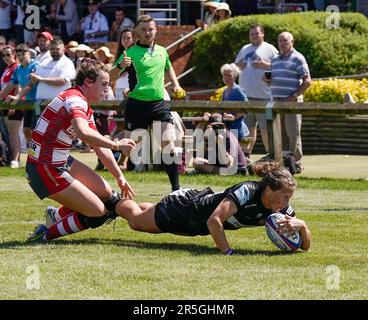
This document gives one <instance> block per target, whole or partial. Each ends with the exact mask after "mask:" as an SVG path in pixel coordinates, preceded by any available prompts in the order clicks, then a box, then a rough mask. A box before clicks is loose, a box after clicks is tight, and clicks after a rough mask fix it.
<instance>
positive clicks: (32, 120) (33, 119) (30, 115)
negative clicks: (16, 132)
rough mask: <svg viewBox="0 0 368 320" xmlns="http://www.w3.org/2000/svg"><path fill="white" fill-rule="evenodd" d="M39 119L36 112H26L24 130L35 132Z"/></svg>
mask: <svg viewBox="0 0 368 320" xmlns="http://www.w3.org/2000/svg"><path fill="white" fill-rule="evenodd" d="M37 118H38V117H37V116H36V112H35V111H34V110H25V111H24V120H23V128H31V129H32V130H33V129H34V128H35V127H36V123H37Z"/></svg>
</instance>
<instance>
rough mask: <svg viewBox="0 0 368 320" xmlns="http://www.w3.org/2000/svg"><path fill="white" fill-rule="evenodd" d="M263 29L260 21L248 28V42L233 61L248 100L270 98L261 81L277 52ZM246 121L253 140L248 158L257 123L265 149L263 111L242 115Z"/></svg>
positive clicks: (265, 86) (265, 131)
mask: <svg viewBox="0 0 368 320" xmlns="http://www.w3.org/2000/svg"><path fill="white" fill-rule="evenodd" d="M264 36H265V34H264V30H263V27H262V26H261V25H259V24H254V25H252V26H251V27H250V28H249V41H250V43H249V44H246V45H245V46H243V47H242V48H241V49H240V51H239V53H238V55H237V57H236V59H235V63H236V65H237V66H238V67H239V68H240V70H241V72H240V76H239V85H240V87H242V88H243V89H244V91H245V93H246V95H247V97H248V99H249V100H250V101H252V100H253V101H254V100H261V101H268V100H270V98H271V90H270V87H269V86H268V85H267V84H266V83H265V82H264V81H263V80H262V78H263V75H264V72H265V70H268V69H269V68H270V65H271V62H270V61H271V59H272V58H273V57H274V56H276V55H277V53H278V51H277V49H276V48H275V47H274V46H273V45H272V44H269V43H267V42H266V41H264ZM245 123H246V125H247V127H248V128H249V136H250V137H252V138H253V142H252V143H251V145H250V146H249V149H248V150H244V151H245V155H246V156H247V157H248V158H249V157H250V155H251V153H252V151H253V147H254V143H255V141H256V138H257V124H258V126H259V129H260V131H261V136H262V141H263V145H264V148H265V150H266V152H268V151H269V150H268V133H267V121H266V116H265V114H264V113H253V112H250V113H248V114H247V115H246V116H245Z"/></svg>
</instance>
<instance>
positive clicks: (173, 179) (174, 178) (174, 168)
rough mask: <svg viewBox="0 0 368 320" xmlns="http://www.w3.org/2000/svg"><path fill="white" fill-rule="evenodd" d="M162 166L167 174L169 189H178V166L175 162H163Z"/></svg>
mask: <svg viewBox="0 0 368 320" xmlns="http://www.w3.org/2000/svg"><path fill="white" fill-rule="evenodd" d="M162 166H163V169H164V170H165V172H166V173H167V175H168V176H169V179H170V183H171V190H172V191H175V190H179V189H180V184H179V166H178V165H177V164H176V163H175V162H173V163H172V164H166V163H164V162H163V163H162Z"/></svg>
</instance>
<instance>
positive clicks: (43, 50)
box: [36, 31, 54, 64]
mask: <svg viewBox="0 0 368 320" xmlns="http://www.w3.org/2000/svg"><path fill="white" fill-rule="evenodd" d="M52 40H54V37H53V36H52V34H51V33H50V32H47V31H44V32H41V33H40V34H39V36H38V47H39V49H40V53H39V54H38V55H37V57H36V60H37V61H38V62H39V63H40V64H45V63H47V62H49V61H50V60H51V59H52V58H51V55H50V41H52Z"/></svg>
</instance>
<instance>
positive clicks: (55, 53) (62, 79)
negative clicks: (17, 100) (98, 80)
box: [31, 39, 76, 100]
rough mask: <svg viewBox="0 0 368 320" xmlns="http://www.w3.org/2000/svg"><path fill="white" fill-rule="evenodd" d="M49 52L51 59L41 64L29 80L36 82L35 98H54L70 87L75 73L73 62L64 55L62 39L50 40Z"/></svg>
mask: <svg viewBox="0 0 368 320" xmlns="http://www.w3.org/2000/svg"><path fill="white" fill-rule="evenodd" d="M50 54H51V58H52V60H50V61H49V62H47V63H46V64H42V65H41V66H40V68H39V69H38V70H37V71H36V72H35V73H32V74H31V82H32V83H34V84H36V83H38V85H37V92H36V100H38V99H53V98H55V97H56V96H57V95H58V94H59V93H60V92H62V91H64V90H66V89H68V88H70V87H71V81H72V80H73V79H74V78H75V75H76V73H75V67H74V64H73V62H72V61H71V60H70V59H68V58H67V57H66V56H65V55H64V43H63V41H62V40H60V39H58V40H53V41H51V43H50Z"/></svg>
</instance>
